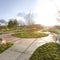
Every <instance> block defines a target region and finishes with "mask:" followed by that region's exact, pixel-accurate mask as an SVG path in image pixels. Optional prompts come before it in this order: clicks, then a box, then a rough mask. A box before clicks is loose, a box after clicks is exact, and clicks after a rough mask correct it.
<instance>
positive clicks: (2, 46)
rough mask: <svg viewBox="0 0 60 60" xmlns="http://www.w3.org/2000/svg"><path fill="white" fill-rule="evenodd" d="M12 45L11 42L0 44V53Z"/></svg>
mask: <svg viewBox="0 0 60 60" xmlns="http://www.w3.org/2000/svg"><path fill="white" fill-rule="evenodd" d="M12 45H13V43H12V42H8V43H7V44H6V45H4V44H0V53H2V52H3V51H5V50H6V49H8V48H10V47H11V46H12Z"/></svg>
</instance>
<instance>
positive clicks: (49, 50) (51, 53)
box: [29, 43, 60, 60]
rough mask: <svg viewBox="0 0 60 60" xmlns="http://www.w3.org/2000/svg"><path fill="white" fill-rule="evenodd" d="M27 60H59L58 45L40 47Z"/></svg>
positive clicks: (59, 46)
mask: <svg viewBox="0 0 60 60" xmlns="http://www.w3.org/2000/svg"><path fill="white" fill-rule="evenodd" d="M29 60H60V44H57V43H46V44H44V45H42V46H40V47H39V48H37V49H36V51H35V52H34V53H33V54H32V56H31V57H30V59H29Z"/></svg>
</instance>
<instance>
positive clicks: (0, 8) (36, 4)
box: [0, 0, 60, 25]
mask: <svg viewBox="0 0 60 60" xmlns="http://www.w3.org/2000/svg"><path fill="white" fill-rule="evenodd" d="M58 10H60V0H0V19H5V20H7V19H10V18H15V17H16V16H17V14H18V13H19V12H20V13H21V12H23V13H27V12H29V11H32V12H33V13H36V15H37V16H36V18H35V21H36V23H41V24H44V25H54V24H56V13H57V11H58Z"/></svg>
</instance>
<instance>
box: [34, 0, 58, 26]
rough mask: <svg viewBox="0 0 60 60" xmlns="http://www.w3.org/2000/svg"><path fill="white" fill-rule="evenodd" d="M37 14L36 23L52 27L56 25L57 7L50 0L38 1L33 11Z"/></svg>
mask: <svg viewBox="0 0 60 60" xmlns="http://www.w3.org/2000/svg"><path fill="white" fill-rule="evenodd" d="M33 12H35V13H36V14H37V17H36V18H35V21H36V23H39V24H42V25H45V26H51V25H55V24H56V12H57V10H56V7H55V5H54V4H53V3H52V2H51V1H49V0H42V1H41V3H40V0H37V4H36V6H35V8H34V10H33Z"/></svg>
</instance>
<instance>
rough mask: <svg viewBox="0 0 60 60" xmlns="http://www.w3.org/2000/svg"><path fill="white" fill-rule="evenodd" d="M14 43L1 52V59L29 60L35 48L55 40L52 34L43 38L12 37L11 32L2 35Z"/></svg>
mask: <svg viewBox="0 0 60 60" xmlns="http://www.w3.org/2000/svg"><path fill="white" fill-rule="evenodd" d="M2 36H5V38H6V39H7V40H9V41H12V42H14V45H13V46H12V47H11V48H9V49H7V50H6V51H4V52H3V53H2V54H0V60H29V58H30V56H31V55H32V53H33V52H34V51H35V49H36V48H37V47H39V46H41V45H43V44H45V43H48V42H54V41H53V38H52V35H49V36H47V37H43V38H32V39H26V38H24V39H22V38H15V37H11V35H10V34H5V35H2Z"/></svg>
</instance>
